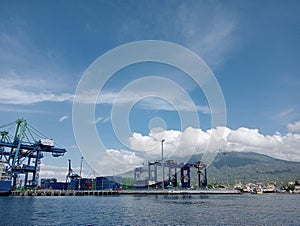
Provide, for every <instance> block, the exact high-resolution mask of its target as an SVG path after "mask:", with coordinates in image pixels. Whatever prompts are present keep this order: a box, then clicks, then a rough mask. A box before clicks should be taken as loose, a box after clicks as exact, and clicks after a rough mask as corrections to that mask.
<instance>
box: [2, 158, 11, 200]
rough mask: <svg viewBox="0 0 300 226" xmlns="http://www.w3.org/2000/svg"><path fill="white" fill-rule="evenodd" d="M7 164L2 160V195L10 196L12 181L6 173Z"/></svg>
mask: <svg viewBox="0 0 300 226" xmlns="http://www.w3.org/2000/svg"><path fill="white" fill-rule="evenodd" d="M5 169H6V163H5V162H4V161H3V160H0V195H8V194H9V193H10V192H11V188H12V186H11V182H12V181H11V179H10V177H9V174H8V173H7V172H6V170H5Z"/></svg>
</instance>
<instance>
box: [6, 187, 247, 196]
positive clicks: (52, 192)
mask: <svg viewBox="0 0 300 226" xmlns="http://www.w3.org/2000/svg"><path fill="white" fill-rule="evenodd" d="M226 194H241V192H240V191H238V190H223V189H207V190H119V191H117V190H116V191H113V190H103V191H76V190H71V191H67V190H66V191H64V190H28V191H20V190H16V191H12V192H11V195H12V196H103V195H226Z"/></svg>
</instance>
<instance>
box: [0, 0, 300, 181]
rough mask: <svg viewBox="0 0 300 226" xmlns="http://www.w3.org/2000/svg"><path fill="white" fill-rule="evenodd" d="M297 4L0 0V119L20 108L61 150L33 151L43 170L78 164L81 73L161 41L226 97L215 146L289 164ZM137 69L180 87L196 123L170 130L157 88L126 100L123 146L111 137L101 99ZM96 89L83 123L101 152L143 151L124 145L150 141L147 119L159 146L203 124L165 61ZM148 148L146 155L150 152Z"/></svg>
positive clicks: (193, 87) (182, 78) (190, 86)
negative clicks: (186, 56) (204, 72)
mask: <svg viewBox="0 0 300 226" xmlns="http://www.w3.org/2000/svg"><path fill="white" fill-rule="evenodd" d="M299 10H300V3H299V1H291V0H289V1H246V0H245V1H226V2H224V1H43V2H41V1H26V2H25V1H3V0H1V1H0V86H1V89H0V125H3V124H6V123H7V122H11V121H14V120H15V119H17V118H19V117H23V118H25V119H27V121H28V122H29V123H30V124H31V125H33V126H34V127H36V128H38V129H39V130H41V131H42V132H43V133H44V134H47V135H49V136H50V137H53V138H55V140H56V142H57V143H58V144H60V145H61V146H64V147H66V148H67V150H68V153H67V154H66V157H64V158H60V159H52V158H48V157H47V158H46V159H45V160H44V164H45V168H47V167H46V166H48V168H47V170H44V175H45V176H49V175H51V173H52V171H53V170H54V168H55V167H54V166H57V167H56V168H55V169H58V168H59V167H64V166H66V165H67V158H72V160H73V162H74V165H75V166H79V161H80V156H81V154H80V152H79V150H78V147H77V144H76V140H75V138H74V135H73V127H72V101H73V97H74V94H75V91H76V87H77V85H78V83H79V81H80V79H81V78H82V76H83V74H84V72H85V71H86V69H87V68H88V67H89V66H90V64H91V63H93V62H94V61H95V60H96V59H97V58H98V57H99V56H101V55H103V54H104V53H106V52H107V51H109V50H111V49H113V48H115V47H118V46H119V45H122V44H126V43H129V42H134V41H141V40H162V41H168V42H173V43H176V44H179V45H181V46H183V47H186V48H188V49H190V50H191V51H193V52H194V53H196V54H197V55H198V56H199V57H201V58H202V59H203V60H204V61H205V62H206V64H207V65H208V67H209V68H210V69H211V70H212V71H213V73H214V75H215V77H216V79H217V81H218V83H219V85H220V87H221V89H222V91H223V95H224V99H225V103H226V111H227V125H226V131H227V132H226V137H227V138H226V142H225V144H224V148H225V149H226V148H227V149H228V150H235V151H247V150H250V151H257V152H260V153H264V154H268V155H271V156H274V157H278V158H282V159H289V160H297V161H300V157H299V156H300V153H298V152H297V151H296V150H300V138H299V136H300V135H299V133H300V123H299V121H300V102H299V98H300V75H299V72H300V19H299V15H298V13H299ZM146 76H160V77H162V78H166V79H169V80H171V81H174V82H175V83H176V84H178V85H179V86H180V87H181V88H182V89H183V90H185V91H186V92H187V94H188V95H189V96H190V97H191V99H192V100H193V102H194V103H195V105H196V106H197V107H198V110H199V111H198V117H199V121H200V129H201V131H199V130H197V131H196V132H195V131H194V132H193V131H192V130H188V131H187V130H186V128H181V125H180V121H179V119H180V115H178V112H177V111H176V110H175V109H174V108H172V106H171V105H170V104H168V103H167V102H166V101H164V100H161V99H160V98H159V95H158V96H157V97H154V98H146V99H144V100H142V101H139V102H137V103H136V105H135V106H134V107H133V108H132V110H131V112H130V116H129V118H127V116H124V120H126V121H128V123H129V124H130V126H131V130H132V134H131V135H130V136H129V137H128V142H127V143H126V144H124V143H122V142H120V141H119V140H118V137H116V136H115V131H114V130H113V128H112V120H111V110H112V107H113V105H114V101H113V100H114V98H115V97H116V95H117V94H118V93H119V92H120V91H121V90H122V89H123V88H124V87H126V85H128V84H130V82H134V81H136V80H137V79H139V78H144V77H146ZM149 85H151V84H149ZM152 85H154V86H155V84H152ZM102 91H103V93H102V95H100V97H99V98H100V99H101V98H103V99H104V100H102V101H101V100H100V101H99V102H98V103H97V104H96V107H95V121H94V123H95V124H96V127H97V131H98V134H99V136H100V137H101V140H102V142H103V144H104V146H105V147H106V149H107V150H110V152H111V153H118V154H119V155H120V153H121V155H122V158H123V157H124V156H125V157H126V156H127V157H128V156H129V158H130V159H131V160H132V159H137V162H139V161H145V160H146V159H149V158H151V157H150V156H146V155H143V154H140V153H139V152H133V151H132V150H135V149H140V150H143V148H146V147H147V146H149V145H150V144H149V143H147V142H150V141H149V139H150V140H151V142H154V144H153V145H154V146H155V145H156V146H155V147H156V148H157V145H158V144H159V143H157V142H155V139H154V138H155V136H154V135H153V133H151V131H150V129H151V128H154V127H156V126H158V127H159V126H160V127H164V128H163V129H164V130H165V133H166V134H165V136H166V137H168V138H169V140H168V142H166V144H165V145H166V152H167V153H168V150H170V153H171V149H172V147H173V146H172V145H175V144H176V139H177V138H178V136H180V137H183V135H184V134H186V136H187V137H189V136H190V135H191V134H188V132H189V133H192V134H195V133H196V134H198V135H199V133H200V134H202V133H203V134H202V135H203V136H204V137H205V136H206V135H207V133H208V132H207V131H208V130H210V129H211V121H210V120H211V115H210V113H209V105H208V102H207V99H206V97H205V94H204V93H203V90H202V89H201V87H198V86H197V84H196V83H195V81H193V80H192V79H191V78H189V76H187V75H186V74H185V73H183V72H182V71H180V70H178V69H176V68H174V67H171V66H169V65H164V64H159V63H153V62H152V63H151V62H146V63H141V64H136V65H131V66H128V67H126V68H123V69H122V70H120V71H119V72H117V73H116V74H114V75H113V76H112V77H111V78H110V80H109V81H108V82H107V83H106V84H105V87H104V88H103V90H102ZM138 95H141V93H140V94H138ZM178 103H179V102H178ZM180 104H182V102H181V103H180ZM180 107H183V105H180ZM149 127H150V128H149ZM194 129H199V128H194ZM227 129H229V130H230V131H228V130H227ZM167 134H168V135H167ZM251 139H252V141H253V142H250V141H251ZM143 140H147V142H146V141H145V142H144V141H143ZM249 140H250V141H249ZM274 140H275V141H274ZM143 142H144V143H143ZM201 142H202V141H201ZM201 142H200V143H201ZM203 142H204V141H203ZM249 142H250V143H249ZM257 142H258V143H257ZM277 142H278V145H277ZM204 143H205V142H204ZM274 143H276V144H274ZM187 145H188V144H187ZM199 145H200V144H199ZM150 146H151V145H150ZM154 146H153V147H154ZM155 147H154V149H155ZM200 147H201V145H200V146H199V149H201V148H200ZM90 148H91V149H92V148H93V147H90ZM184 148H187V149H188V147H186V146H184ZM227 149H226V150H227ZM153 153H154V154H153V158H155V157H157V158H158V150H157V153H156V154H155V151H154V152H153ZM170 156H171V154H170ZM125 157H124V158H125ZM132 161H134V160H132ZM100 166H102V167H104V166H105V164H103V163H101V164H99V167H100ZM51 167H52V168H51ZM62 169H63V170H64V168H62ZM102 170H103V169H97V172H98V171H102ZM47 173H48V174H47ZM87 174H88V172H87ZM62 175H64V172H63V173H62Z"/></svg>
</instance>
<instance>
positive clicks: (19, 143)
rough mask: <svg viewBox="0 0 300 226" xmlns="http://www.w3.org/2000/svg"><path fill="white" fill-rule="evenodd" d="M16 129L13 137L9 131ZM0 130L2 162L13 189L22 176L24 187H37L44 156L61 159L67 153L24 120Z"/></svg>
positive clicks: (0, 157)
mask: <svg viewBox="0 0 300 226" xmlns="http://www.w3.org/2000/svg"><path fill="white" fill-rule="evenodd" d="M15 125H16V126H15ZM14 127H15V132H14V135H13V136H12V135H11V134H10V133H9V130H11V129H12V128H14ZM0 130H1V131H0V160H2V161H3V162H5V163H6V165H7V166H6V169H5V171H6V173H7V174H8V175H9V177H10V179H11V180H12V185H13V187H15V186H16V183H17V179H18V178H19V177H20V176H21V175H24V183H23V185H24V186H32V187H35V186H36V185H37V182H38V178H39V170H40V164H41V159H42V158H43V157H44V154H45V153H51V154H52V156H53V157H59V156H63V155H64V153H65V152H66V149H64V148H57V147H55V146H54V140H53V139H48V138H45V136H44V135H43V134H41V133H40V132H39V131H38V130H36V129H34V128H33V127H32V126H30V125H29V124H27V121H26V120H24V119H18V120H16V121H15V122H12V123H9V124H6V125H4V126H0ZM30 177H31V178H30Z"/></svg>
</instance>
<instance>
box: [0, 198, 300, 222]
mask: <svg viewBox="0 0 300 226" xmlns="http://www.w3.org/2000/svg"><path fill="white" fill-rule="evenodd" d="M0 217H1V219H0V225H300V195H290V194H263V195H250V194H242V195H167V196H163V195H147V196H142V195H119V196H117V195H115V196H80V197H78V196H71V197H70V196H68V197H66V196H61V197H54V196H52V197H49V196H42V197H12V196H9V197H0Z"/></svg>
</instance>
